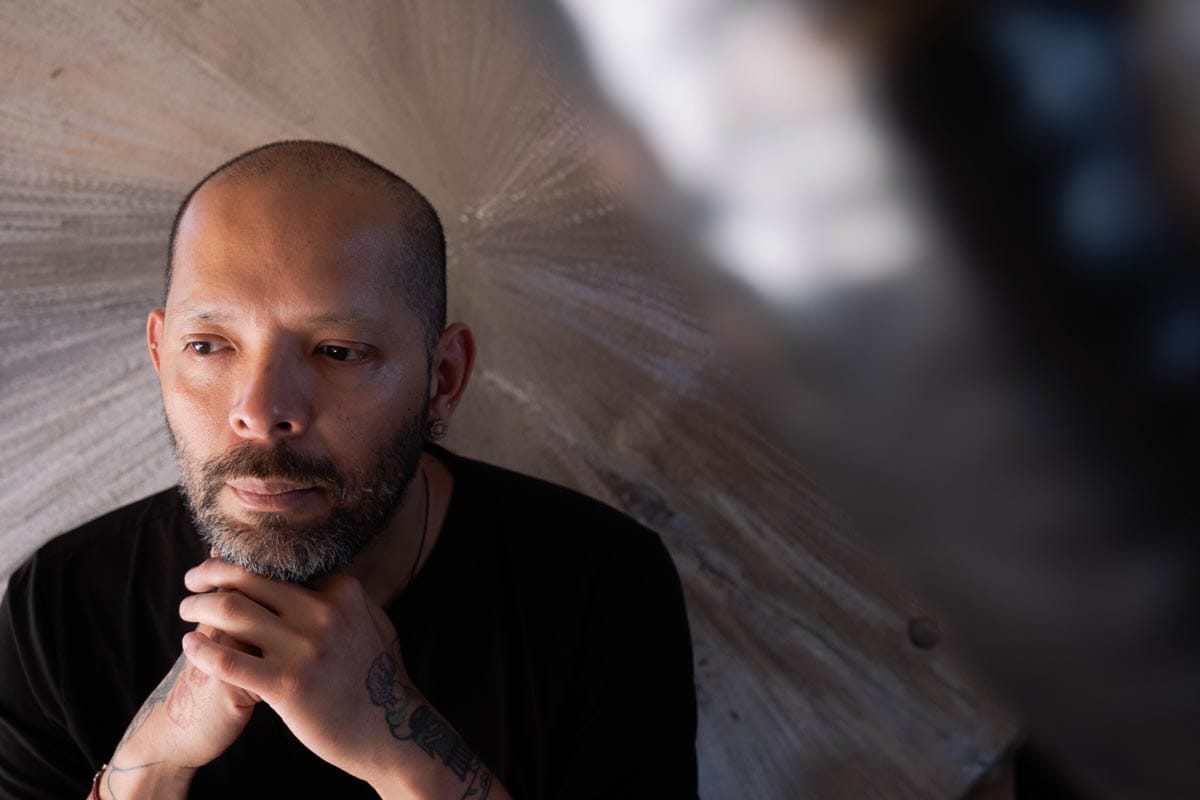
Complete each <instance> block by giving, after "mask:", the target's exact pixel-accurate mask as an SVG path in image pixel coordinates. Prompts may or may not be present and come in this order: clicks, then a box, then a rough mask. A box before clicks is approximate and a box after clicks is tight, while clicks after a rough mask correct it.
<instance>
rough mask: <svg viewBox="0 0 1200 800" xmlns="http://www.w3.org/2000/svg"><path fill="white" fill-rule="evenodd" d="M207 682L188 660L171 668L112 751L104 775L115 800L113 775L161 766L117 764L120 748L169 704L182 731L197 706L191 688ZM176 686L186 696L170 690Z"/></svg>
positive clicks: (202, 674) (170, 712)
mask: <svg viewBox="0 0 1200 800" xmlns="http://www.w3.org/2000/svg"><path fill="white" fill-rule="evenodd" d="M185 671H187V672H188V673H189V674H188V675H187V677H186V678H185V679H184V683H182V684H180V683H179V678H180V676H182V675H183V674H184V672H185ZM207 680H208V676H207V675H205V674H204V673H203V672H200V671H199V670H197V669H196V668H195V667H189V664H188V660H187V657H186V656H184V655H182V654H181V655H180V656H179V658H178V660H176V662H175V664H174V665H173V666H172V667H171V671H170V672H168V673H167V676H166V677H165V678H163V679H162V681H160V682H159V684H158V686H156V687H154V691H153V692H151V693H150V696H149V697H147V698H146V702H144V703H142V707H141V708H139V709H138V710H137V713H136V714H134V715H133V720H132V721H131V722H130V723H129V727H128V728H126V729H125V733H124V735H122V736H121V741H119V742H117V749H116V750H114V751H113V757H112V762H111V763H109V765H108V768H107V769H105V771H104V785H105V787H106V788H107V789H108V794H109V795H110V796H111V797H112V798H114V800H116V798H117V792H116V789H115V788H114V787H113V776H114V775H120V774H124V773H127V772H137V771H138V770H141V769H146V768H147V767H152V766H154V765H155V764H157V763H158V762H152V763H150V764H123V765H122V764H118V763H116V762H117V760H118V758H119V757H120V754H121V748H122V747H124V746H125V743H126V742H128V741H129V740H130V739H132V738H133V736H134V735H135V734H136V733H137V732H138V730H140V729H141V727H142V726H143V725H145V724H146V720H148V719H149V718H150V715H151V714H153V713H154V709H156V708H158V707H159V706H160V705H162V704H163V703H166V710H167V715H168V716H169V717H170V718H171V721H172V722H174V723H175V724H176V725H179V726H180V727H186V726H187V724H188V723H189V722H190V721H191V714H192V707H193V706H194V705H195V703H194V701H193V699H192V693H191V686H199V685H201V684H203V683H204V682H205V681H207ZM177 685H178V686H180V687H181V688H183V689H186V692H175V693H172V692H171V690H172V689H173V688H175V687H176V686H177ZM183 694H186V697H182V695H183Z"/></svg>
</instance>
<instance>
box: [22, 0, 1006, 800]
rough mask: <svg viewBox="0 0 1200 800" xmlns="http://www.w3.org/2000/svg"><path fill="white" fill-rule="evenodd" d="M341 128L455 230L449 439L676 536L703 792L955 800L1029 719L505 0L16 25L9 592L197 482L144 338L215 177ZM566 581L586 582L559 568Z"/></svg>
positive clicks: (155, 9) (116, 7)
mask: <svg viewBox="0 0 1200 800" xmlns="http://www.w3.org/2000/svg"><path fill="white" fill-rule="evenodd" d="M289 137H313V138H324V139H332V140H336V141H339V142H343V143H345V144H347V145H349V146H351V147H354V148H356V149H358V150H360V151H362V152H364V153H365V154H367V155H368V156H370V157H372V158H374V159H376V160H378V161H380V162H381V163H383V164H385V165H387V166H388V167H390V168H392V169H394V170H396V171H397V172H398V173H400V174H402V175H405V176H406V177H408V178H410V179H411V180H412V181H413V182H414V183H415V184H416V185H417V186H418V187H420V188H421V189H422V190H423V191H424V192H425V193H426V194H428V195H429V196H430V198H431V200H432V201H433V202H434V204H435V205H436V206H437V208H438V209H439V211H440V212H441V214H442V216H443V219H444V220H445V222H446V227H447V235H448V239H449V243H450V269H451V276H450V291H451V295H452V300H451V314H452V317H454V318H456V319H462V320H465V321H467V322H468V323H470V324H471V325H472V327H473V328H474V330H475V331H476V334H477V337H478V340H479V343H480V354H479V362H478V372H477V374H476V377H475V379H474V383H473V385H472V387H471V390H470V391H469V392H468V399H467V401H466V403H465V405H464V407H463V408H462V409H461V412H460V414H459V415H458V416H457V417H456V418H455V420H454V426H453V431H452V435H451V442H450V444H451V446H453V447H456V448H457V449H459V450H461V451H462V452H464V453H466V454H469V455H474V456H478V457H482V458H485V459H489V460H492V461H496V462H499V463H502V464H505V465H508V466H512V467H515V468H518V469H523V470H526V471H529V472H532V473H535V474H538V475H542V476H545V477H548V478H551V479H554V480H557V481H560V482H563V483H567V484H570V485H573V486H575V487H578V488H580V489H582V490H584V491H586V492H589V493H590V494H593V495H595V496H597V497H600V498H602V499H605V500H607V501H609V502H611V503H613V504H614V505H618V506H620V507H622V508H624V509H626V510H628V511H629V512H630V513H632V514H633V515H635V516H637V517H638V518H639V519H641V520H643V521H644V522H646V523H647V524H649V525H651V526H652V527H654V528H655V529H656V530H658V531H660V532H661V533H662V534H663V536H664V538H665V540H666V541H667V543H668V546H669V547H670V548H671V551H672V553H673V555H674V556H675V559H676V562H677V564H678V565H679V568H680V572H681V574H682V577H683V580H684V583H685V588H686V591H687V597H688V602H689V604H690V611H691V619H692V630H693V635H694V638H695V643H696V659H697V676H698V681H699V694H700V711H701V730H700V738H699V750H700V757H701V779H702V790H703V793H704V795H705V796H706V797H776V796H792V795H803V796H810V797H848V798H849V797H853V798H866V797H888V798H908V797H911V798H931V797H946V798H950V797H956V796H958V795H959V794H961V792H962V790H963V789H964V788H965V787H966V786H967V784H968V783H970V781H971V780H973V779H974V778H975V777H977V776H978V775H979V774H980V773H981V772H982V771H983V770H984V769H985V768H986V767H987V765H988V764H989V763H990V762H991V761H992V759H994V758H995V757H996V756H997V754H998V752H999V750H1000V749H1001V748H1002V747H1003V746H1004V744H1005V743H1006V741H1007V739H1008V738H1009V736H1010V735H1011V733H1012V724H1011V721H1010V720H1009V719H1008V718H1007V717H1006V716H1005V714H1004V713H1003V712H1002V711H1001V710H1000V709H999V708H998V707H997V706H995V705H994V704H993V703H991V702H990V701H988V700H987V699H985V697H984V696H983V695H982V694H981V693H979V692H977V691H976V690H975V689H974V688H972V683H971V681H970V680H969V679H968V678H967V677H966V676H965V675H964V674H963V672H962V671H961V670H960V669H959V668H958V667H957V666H955V665H954V664H953V663H952V662H951V661H950V660H949V659H948V657H947V656H946V654H945V653H943V652H942V651H941V650H936V649H935V650H933V651H918V650H916V649H914V648H913V647H912V646H911V645H910V644H909V643H908V641H907V634H906V626H907V619H908V615H909V613H910V612H911V610H912V609H911V602H912V601H911V600H910V599H909V598H908V597H907V596H906V595H904V594H903V593H902V592H900V591H899V590H897V589H895V588H894V585H893V583H892V582H891V580H890V579H889V578H888V577H887V575H886V574H885V573H884V572H883V571H882V570H881V569H880V568H879V567H878V566H877V565H876V564H874V563H873V562H872V561H871V560H870V559H869V558H868V557H867V556H866V555H865V554H864V553H863V552H862V551H861V550H860V549H859V547H858V546H857V545H856V544H855V543H854V542H853V540H852V539H851V538H849V537H848V536H847V535H846V534H845V532H844V526H843V525H842V523H841V521H840V520H839V518H838V516H837V514H836V513H835V512H834V511H833V510H832V509H831V508H830V507H829V506H828V505H827V504H826V503H825V501H824V500H823V499H822V498H821V495H820V493H819V492H818V491H817V490H816V488H815V487H814V486H813V485H812V484H811V483H810V482H809V481H807V479H806V478H805V477H804V474H803V472H802V471H801V469H800V468H799V466H798V465H797V464H796V463H794V462H793V461H792V460H791V459H789V458H788V457H786V456H785V455H784V454H782V453H780V452H779V451H778V450H777V449H775V448H774V447H773V446H772V443H771V442H770V441H769V438H768V437H767V436H766V434H765V433H764V432H763V431H761V430H760V429H759V428H758V426H756V425H755V423H754V422H753V421H752V420H750V419H748V418H747V417H746V415H745V414H744V413H743V412H742V411H741V408H742V405H741V403H740V402H739V400H738V398H739V393H740V392H741V391H742V389H741V388H740V387H737V386H735V385H731V380H730V379H729V378H728V373H727V371H726V370H725V369H723V368H722V366H721V363H720V360H719V357H718V355H717V353H718V348H717V346H716V343H715V342H714V341H713V337H712V335H711V334H710V333H709V331H708V330H707V326H706V324H705V323H704V321H703V318H702V317H701V314H700V310H699V309H698V308H697V307H696V305H695V304H694V302H693V301H692V299H691V296H690V294H689V293H688V292H687V291H685V290H684V289H683V288H682V287H681V285H680V284H679V283H678V282H677V281H676V280H675V279H673V277H672V275H671V274H670V273H669V272H668V271H667V270H666V269H665V268H664V267H663V266H662V264H661V263H660V261H659V259H657V258H656V257H655V255H654V250H653V248H652V247H651V246H650V244H649V242H648V238H647V236H646V234H645V233H644V231H643V230H642V229H641V227H640V226H639V225H638V224H637V223H636V222H635V221H634V220H633V219H632V217H631V215H630V214H629V212H628V211H627V210H626V209H625V207H624V205H623V203H622V200H621V193H620V191H619V190H618V188H617V187H615V186H613V185H610V184H609V182H608V181H607V180H606V179H605V178H603V177H602V176H601V173H600V172H599V171H598V169H597V166H598V162H599V154H598V151H597V145H596V142H595V140H594V138H593V134H592V132H591V128H590V127H589V124H588V122H587V118H586V117H585V116H584V115H583V114H582V113H581V112H580V110H579V109H578V108H577V107H576V105H575V103H574V102H573V100H572V96H571V94H570V92H569V91H567V90H566V89H565V88H564V86H563V85H562V83H561V82H560V81H559V80H558V79H557V78H556V76H555V74H554V70H553V68H552V66H551V63H550V62H549V60H548V59H547V58H546V57H545V56H544V55H543V53H542V52H541V50H540V48H539V47H538V46H537V43H536V42H533V41H531V40H530V39H529V38H528V36H527V35H526V34H525V33H524V31H523V29H521V28H520V27H519V25H518V20H516V19H515V18H514V16H513V7H512V6H511V5H510V4H502V3H486V2H482V0H454V1H453V2H443V1H442V0H438V2H434V0H428V1H427V2H417V1H416V0H409V2H376V3H367V2H363V3H356V4H334V3H320V2H311V3H290V2H288V3H285V2H274V1H272V2H263V3H235V2H217V3H213V2H200V0H193V1H192V2H181V3H161V2H137V1H136V0H131V1H130V2H109V3H78V2H59V3H55V2H41V3H33V2H29V3H5V4H2V5H0V270H2V271H0V452H3V453H4V458H3V459H0V519H3V520H4V521H5V523H4V527H3V528H2V529H0V537H2V538H0V575H7V574H8V573H9V572H10V571H11V569H12V568H13V567H15V566H16V565H17V564H18V563H20V561H21V560H23V559H24V558H25V557H26V556H28V555H29V554H30V553H31V552H32V551H33V550H34V549H35V548H36V547H37V546H38V545H39V544H40V543H42V542H44V541H46V540H47V539H48V538H50V537H51V536H53V535H54V534H56V533H58V532H61V531H63V530H66V529H68V528H70V527H72V526H74V525H76V524H79V523H81V522H83V521H85V520H87V519H89V518H91V517H93V516H95V515H97V514H99V513H101V512H103V511H105V510H108V509H111V508H114V507H116V506H118V505H121V504H122V503H124V502H127V501H130V500H133V499H135V498H137V497H140V496H143V495H145V494H147V493H149V492H151V491H154V490H157V489H160V488H163V487H164V486H166V485H169V484H170V483H171V482H173V480H174V474H175V473H174V467H173V465H172V463H171V460H170V456H169V452H168V447H167V442H166V437H165V434H164V432H163V426H162V421H161V411H160V408H161V406H160V403H159V399H158V396H157V385H156V381H155V378H154V374H153V371H152V370H151V368H150V365H149V361H148V358H147V357H146V353H145V346H144V344H143V328H144V324H145V314H146V311H147V310H148V309H149V308H151V307H153V306H154V305H155V304H156V303H157V302H158V300H159V296H160V293H161V280H162V278H161V274H162V267H163V256H164V251H165V247H166V239H167V234H168V227H169V224H170V219H171V214H172V212H173V210H174V207H175V205H176V204H177V203H178V201H179V200H180V199H181V198H182V196H183V193H184V192H185V191H186V190H187V188H188V187H189V186H190V184H191V183H192V182H194V181H195V180H196V179H197V178H199V177H200V176H201V175H203V174H204V173H205V172H206V171H207V170H208V169H210V168H211V167H212V166H214V165H215V164H217V163H219V162H221V161H222V160H224V159H226V158H228V157H230V156H232V155H234V154H236V153H238V152H241V151H243V150H245V149H248V148H250V147H252V146H255V145H257V144H261V143H263V142H266V141H270V140H275V139H280V138H289ZM564 568H569V565H564Z"/></svg>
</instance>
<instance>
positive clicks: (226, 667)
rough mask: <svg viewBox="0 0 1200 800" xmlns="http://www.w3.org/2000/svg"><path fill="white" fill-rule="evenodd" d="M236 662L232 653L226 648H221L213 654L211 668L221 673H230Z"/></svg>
mask: <svg viewBox="0 0 1200 800" xmlns="http://www.w3.org/2000/svg"><path fill="white" fill-rule="evenodd" d="M236 663H237V662H236V661H235V660H234V655H233V653H231V652H229V651H227V650H221V651H218V652H217V653H215V654H213V668H214V669H215V670H216V671H217V672H220V673H221V674H222V675H229V674H231V673H232V672H233V670H234V666H235V665H236Z"/></svg>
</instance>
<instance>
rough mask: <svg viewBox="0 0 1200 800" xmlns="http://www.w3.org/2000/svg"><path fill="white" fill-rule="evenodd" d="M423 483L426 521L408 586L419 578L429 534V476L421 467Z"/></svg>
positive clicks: (422, 525)
mask: <svg viewBox="0 0 1200 800" xmlns="http://www.w3.org/2000/svg"><path fill="white" fill-rule="evenodd" d="M421 481H422V483H424V484H425V520H424V521H423V522H422V523H421V544H420V545H418V547H417V558H416V560H415V561H413V565H412V570H411V571H410V572H409V574H408V583H407V584H405V586H408V585H409V584H411V583H412V582H413V578H415V577H417V566H418V565H419V564H420V563H421V554H422V553H424V552H425V535H426V534H427V533H429V475H428V474H427V473H426V472H425V467H424V466H422V467H421Z"/></svg>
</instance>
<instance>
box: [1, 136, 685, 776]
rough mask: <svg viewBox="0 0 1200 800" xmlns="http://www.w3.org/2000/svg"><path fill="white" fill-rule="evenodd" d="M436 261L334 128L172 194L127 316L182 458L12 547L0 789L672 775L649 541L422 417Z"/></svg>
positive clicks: (435, 370) (673, 725)
mask: <svg viewBox="0 0 1200 800" xmlns="http://www.w3.org/2000/svg"><path fill="white" fill-rule="evenodd" d="M444 264H445V254H444V243H443V239H442V232H441V226H440V223H439V222H438V219H437V215H436V213H435V212H434V210H433V208H432V207H431V206H430V205H429V203H428V202H427V201H426V200H425V198H424V197H422V196H421V195H420V194H419V193H418V192H417V191H416V190H415V189H413V188H412V187H411V186H409V185H408V184H407V183H405V182H404V181H403V180H401V179H400V178H398V177H397V176H395V175H393V174H391V173H390V172H388V171H387V170H385V169H383V168H382V167H380V166H379V165H377V164H375V163H373V162H371V161H369V160H367V159H365V158H364V157H362V156H360V155H358V154H357V153H354V152H352V151H349V150H347V149H345V148H341V147H338V146H335V145H331V144H326V143H319V142H281V143H276V144H272V145H267V146H265V147H262V148H259V149H257V150H253V151H250V152H249V153H246V154H244V155H242V156H239V157H238V158H236V159H234V160H233V161H231V162H229V163H227V164H225V165H223V166H222V167H220V168H218V169H217V170H216V171H214V172H213V173H212V174H210V175H209V176H208V177H206V178H205V179H204V180H203V181H201V182H200V184H199V185H198V186H197V188H196V189H194V190H193V191H192V193H191V194H189V196H188V198H187V199H186V200H185V201H184V203H183V204H182V206H181V207H180V211H179V214H178V215H177V216H176V220H175V225H174V228H173V230H172V241H171V252H170V257H169V263H168V270H167V293H166V301H165V304H164V308H163V309H159V310H156V311H154V312H152V313H151V314H150V318H149V321H148V325H147V341H148V345H149V351H150V357H151V359H152V361H153V364H154V368H155V370H156V371H157V373H158V376H159V381H160V385H161V389H162V398H163V406H164V409H165V413H166V419H167V423H168V428H169V431H170V434H171V440H172V443H173V445H174V448H175V452H176V456H177V459H178V462H179V464H180V469H181V473H182V481H181V486H180V487H179V488H178V489H172V490H169V491H167V492H163V493H161V494H158V495H155V496H153V497H150V498H147V499H145V500H142V501H140V502H137V503H134V504H132V505H130V506H127V507H125V508H123V509H119V510H117V511H115V512H112V513H111V514H108V515H106V516H104V517H102V518H100V519H98V520H96V521H94V522H92V523H89V524H88V525H85V526H83V527H82V528H80V529H78V530H76V531H73V532H71V533H68V534H66V535H64V536H61V537H59V538H58V539H56V540H54V541H52V542H50V543H49V544H47V545H46V546H45V547H43V548H42V549H41V550H40V551H39V552H38V553H37V554H36V555H35V556H34V557H33V558H31V559H30V560H29V561H28V562H27V563H26V564H25V565H23V566H22V567H21V568H20V569H19V570H18V571H17V572H16V573H15V574H14V575H13V577H12V579H11V582H10V584H9V588H8V592H7V595H6V597H5V601H4V605H3V609H2V611H0V796H3V797H22V798H25V797H70V796H83V795H84V794H86V793H87V790H88V780H89V779H92V777H93V773H95V772H96V770H97V768H98V767H101V765H106V766H104V767H103V769H101V771H100V772H99V773H98V774H97V775H96V776H95V779H94V781H93V785H92V795H91V796H93V797H102V798H116V797H120V798H126V797H155V798H168V797H184V796H192V797H216V796H220V797H243V796H244V797H258V796H267V795H269V796H283V797H296V796H298V797H309V796H322V797H337V798H350V797H374V796H382V797H385V798H393V797H395V798H401V797H404V798H407V797H439V798H440V797H447V798H450V797H452V798H467V797H469V798H484V797H487V798H503V797H509V796H514V797H520V798H524V797H572V798H574V797H601V796H603V797H637V796H654V797H663V796H668V797H679V796H695V794H696V764H695V749H694V739H695V723H696V720H695V693H694V686H693V682H692V663H691V645H690V639H689V635H688V629H687V619H686V614H685V611H684V606H683V599H682V593H681V591H680V586H679V580H678V576H677V574H676V573H675V570H674V567H673V565H672V564H671V561H670V558H669V556H668V555H667V554H666V551H665V550H664V548H663V547H662V544H661V542H660V541H659V540H658V538H657V537H656V536H655V535H654V534H653V533H651V532H649V531H647V530H646V529H644V528H642V527H640V526H638V525H637V524H636V523H634V522H633V521H632V520H629V519H628V518H627V517H624V516H623V515H621V514H619V513H617V512H615V511H613V510H611V509H609V508H607V507H606V506H603V505H601V504H599V503H596V502H595V501H591V500H587V499H586V498H584V497H582V496H580V495H577V494H575V493H573V492H570V491H568V490H566V489H563V488H560V487H555V486H553V485H550V484H546V483H543V482H540V481H536V480H534V479H532V478H528V477H525V476H521V475H518V474H515V473H512V472H508V471H505V470H502V469H499V468H496V467H492V466H488V465H485V464H482V463H479V462H475V461H471V460H469V459H465V458H462V457H459V456H456V455H454V454H452V453H450V452H449V451H447V450H445V449H443V448H441V447H439V446H437V445H436V444H433V442H432V440H434V439H437V438H439V437H440V436H441V435H442V434H444V432H445V430H446V426H447V424H448V423H449V421H450V420H451V418H452V415H453V412H454V409H455V408H456V407H457V405H458V404H459V402H460V400H461V399H462V397H463V392H464V390H465V388H466V386H467V382H468V379H469V377H470V374H471V368H472V364H473V361H474V356H475V344H474V341H473V339H472V334H471V331H470V330H469V329H468V328H467V327H466V326H464V325H462V324H454V325H450V326H449V327H446V326H445V266H444ZM181 651H182V653H181ZM164 676H165V677H164Z"/></svg>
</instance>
